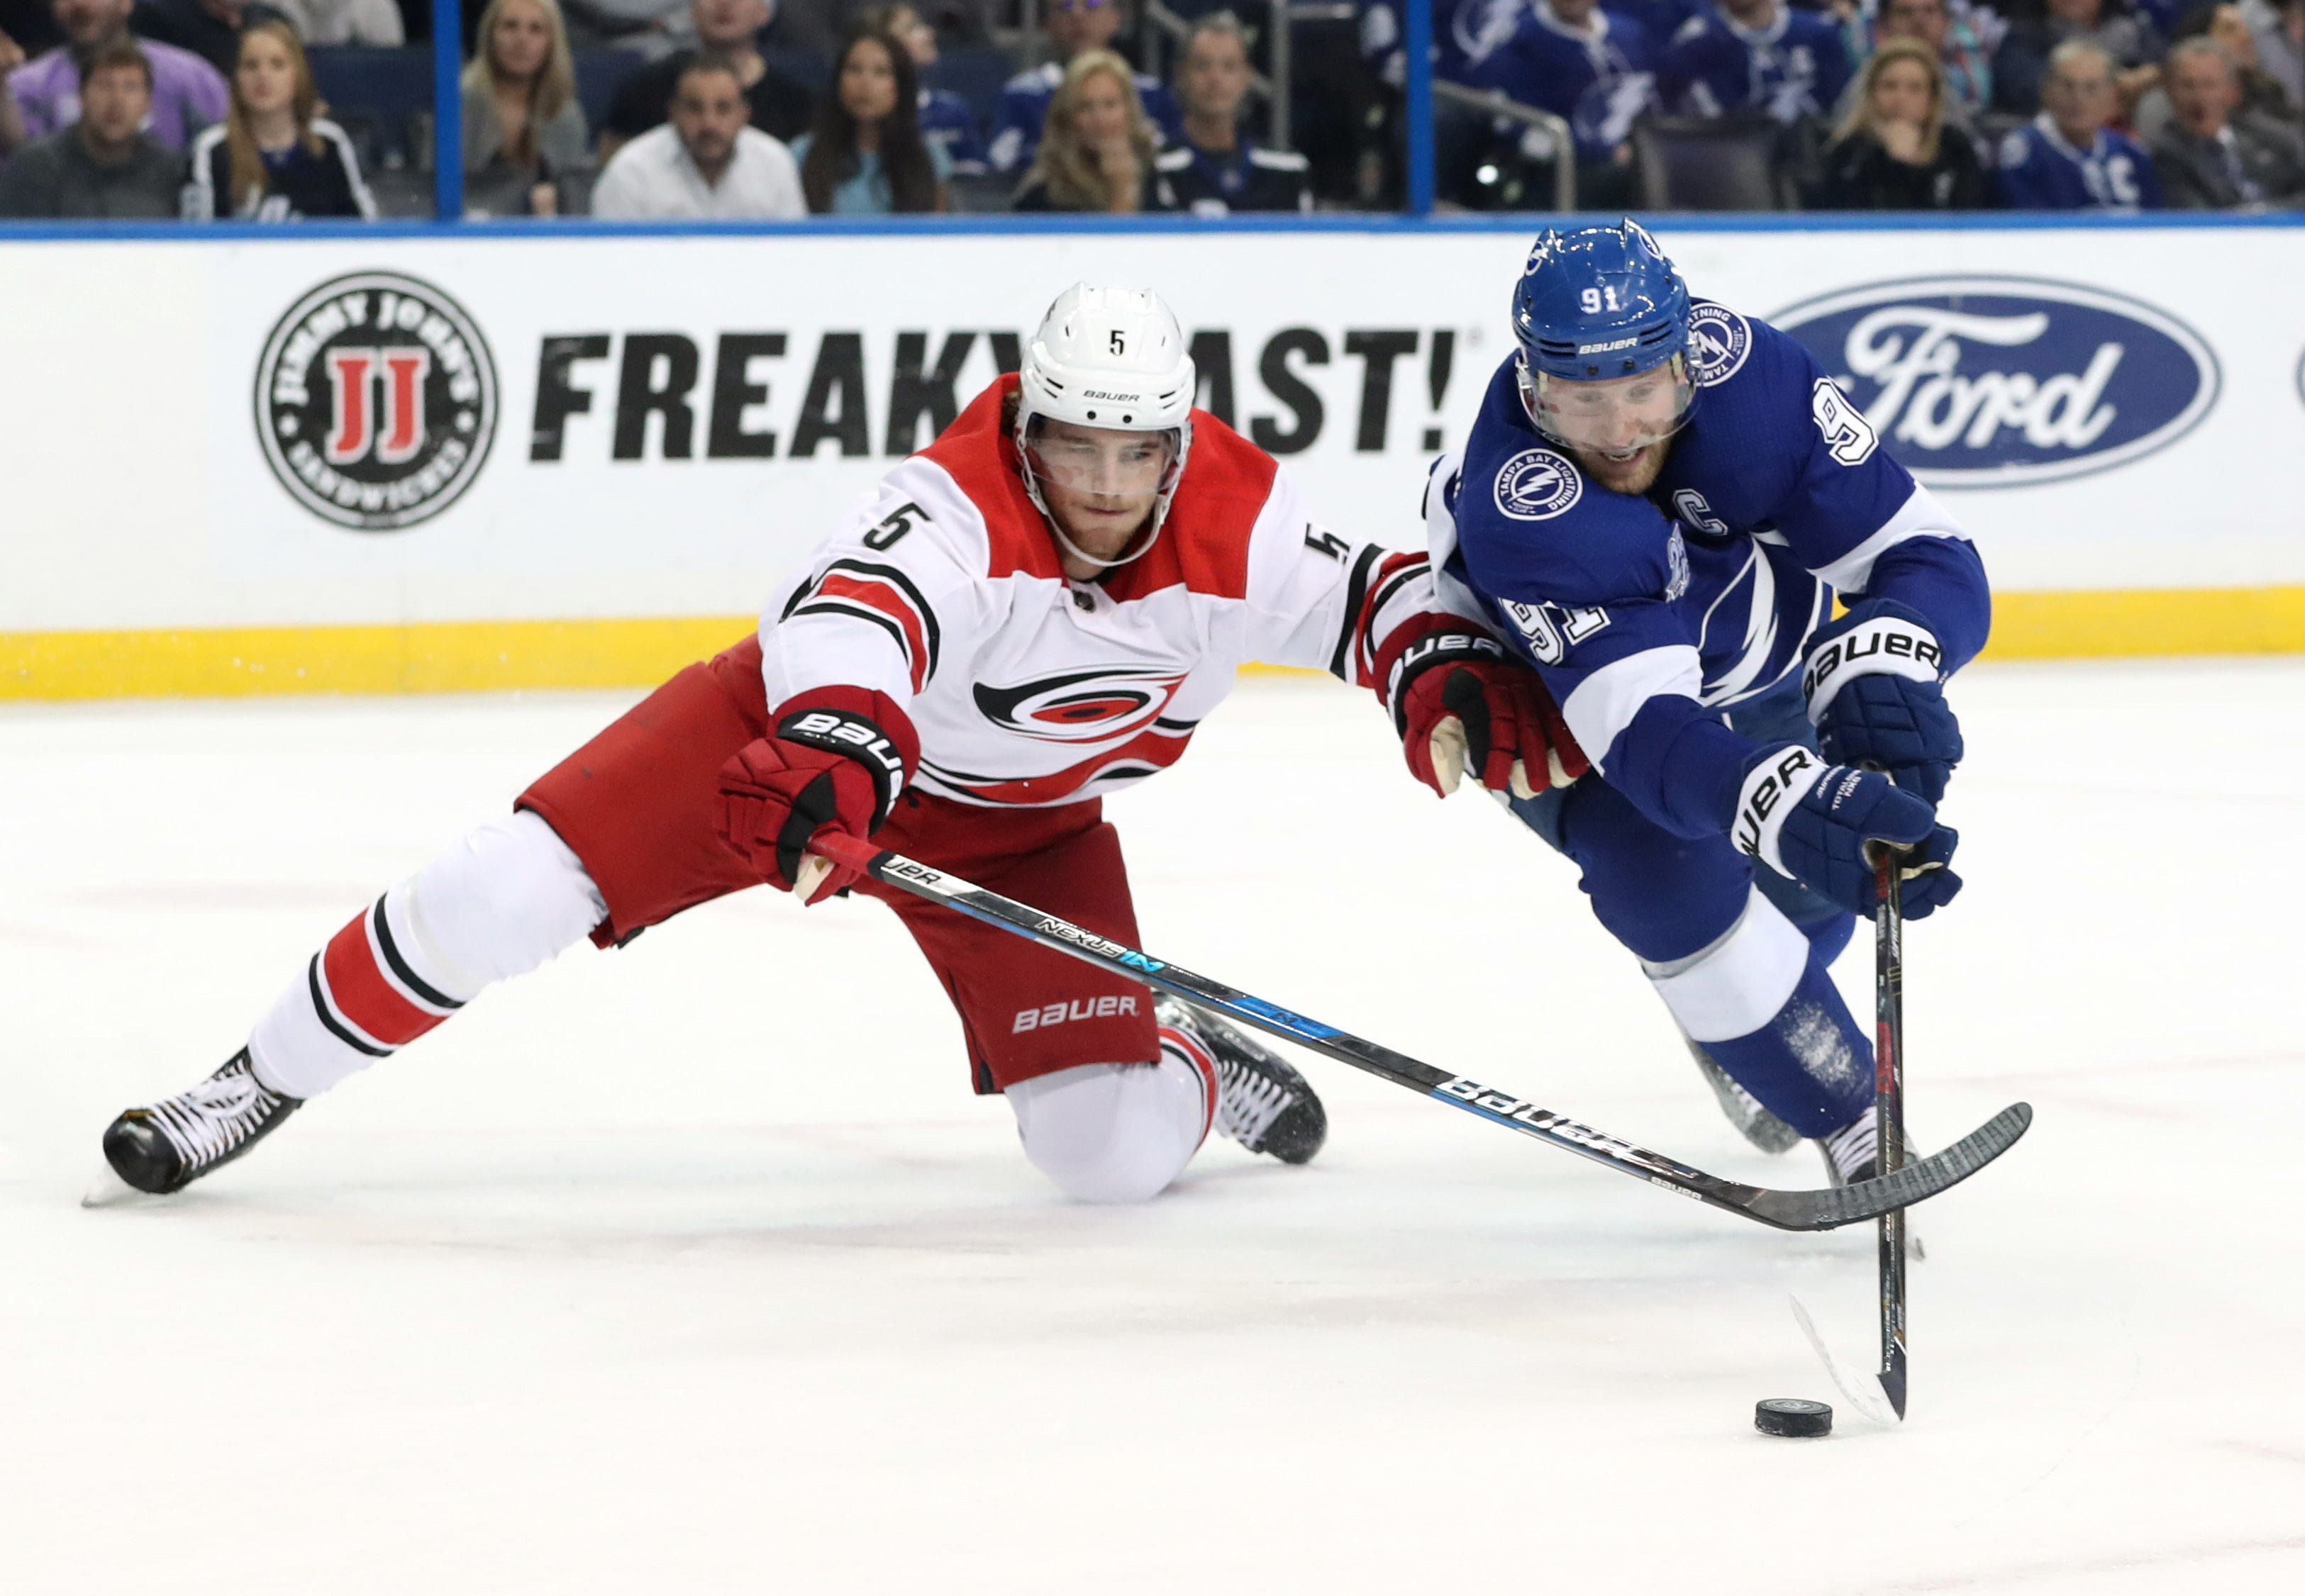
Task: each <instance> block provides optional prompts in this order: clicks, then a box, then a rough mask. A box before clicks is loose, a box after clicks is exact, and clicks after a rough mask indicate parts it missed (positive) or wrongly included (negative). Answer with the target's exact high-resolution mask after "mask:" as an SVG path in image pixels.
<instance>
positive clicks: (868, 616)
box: [784, 598, 928, 686]
mask: <svg viewBox="0 0 2305 1596" xmlns="http://www.w3.org/2000/svg"><path fill="white" fill-rule="evenodd" d="M794 615H846V616H848V617H849V618H850V619H851V620H856V621H870V622H872V624H874V625H875V626H878V627H879V628H880V630H881V631H883V632H887V633H888V634H889V640H890V641H892V642H894V643H895V644H896V645H897V653H899V654H902V655H903V656H904V657H905V658H906V660H907V661H908V662H909V661H910V660H911V659H912V657H913V644H912V640H911V639H909V638H907V637H906V635H905V629H904V628H903V627H902V626H899V625H897V622H896V617H895V616H893V615H882V614H881V613H880V611H879V610H877V609H874V608H873V607H872V606H871V605H869V604H859V603H858V602H856V600H855V599H824V598H819V599H812V600H811V601H810V602H808V603H806V604H804V605H802V606H801V607H799V608H798V609H795V610H794V611H792V612H791V613H790V614H788V615H786V616H785V617H784V618H785V619H786V620H790V619H792V618H793V616H794ZM921 683H922V685H923V686H925V685H927V683H928V677H927V676H926V675H923V676H922V678H921Z"/></svg>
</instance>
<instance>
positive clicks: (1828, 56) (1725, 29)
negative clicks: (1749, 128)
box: [1662, 0, 1849, 123]
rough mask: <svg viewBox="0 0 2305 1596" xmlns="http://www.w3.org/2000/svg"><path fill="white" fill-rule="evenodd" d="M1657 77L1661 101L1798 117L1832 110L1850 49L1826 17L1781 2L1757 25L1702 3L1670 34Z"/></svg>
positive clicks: (1707, 111) (1715, 111)
mask: <svg viewBox="0 0 2305 1596" xmlns="http://www.w3.org/2000/svg"><path fill="white" fill-rule="evenodd" d="M1662 77H1663V84H1662V87H1663V90H1664V94H1665V98H1666V99H1667V100H1668V101H1670V102H1671V103H1672V104H1674V105H1679V106H1686V108H1687V109H1688V110H1689V111H1691V112H1693V113H1694V114H1696V115H1699V116H1719V115H1723V114H1725V113H1727V112H1731V111H1760V112H1764V113H1765V114H1767V115H1770V116H1773V117H1774V118H1775V119H1776V120H1777V121H1779V122H1784V123H1791V122H1798V121H1799V120H1800V119H1801V118H1802V117H1804V116H1827V115H1832V112H1833V106H1835V105H1837V104H1838V103H1839V102H1840V99H1841V90H1842V89H1845V88H1847V87H1848V86H1849V47H1848V46H1847V45H1846V44H1845V43H1843V42H1842V40H1841V30H1840V29H1838V28H1836V27H1834V26H1833V23H1832V22H1831V21H1828V20H1826V19H1825V18H1824V17H1822V16H1819V15H1817V14H1816V13H1815V12H1807V11H1795V10H1793V9H1792V8H1791V7H1790V6H1788V5H1786V4H1783V0H1778V5H1777V14H1776V16H1775V17H1774V18H1773V20H1772V21H1770V23H1769V25H1768V26H1767V27H1765V28H1759V29H1752V28H1746V27H1744V26H1742V25H1740V24H1739V23H1738V22H1737V21H1735V20H1734V19H1733V18H1731V17H1730V16H1729V15H1727V14H1726V13H1722V12H1720V11H1717V10H1714V9H1713V8H1711V7H1707V8H1706V9H1705V10H1704V11H1702V12H1699V13H1697V15H1696V16H1693V17H1691V18H1689V20H1688V21H1687V22H1685V23H1683V24H1682V25H1681V29H1680V32H1679V33H1677V34H1675V35H1673V39H1672V45H1671V48H1669V49H1668V50H1666V52H1665V56H1664V68H1663V73H1662Z"/></svg>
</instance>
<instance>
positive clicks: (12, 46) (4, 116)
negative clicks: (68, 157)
mask: <svg viewBox="0 0 2305 1596" xmlns="http://www.w3.org/2000/svg"><path fill="white" fill-rule="evenodd" d="M23 64H24V50H23V47H22V46H21V45H19V44H18V43H17V42H16V41H15V40H14V39H13V38H9V37H8V36H7V35H6V34H4V33H0V159H4V158H6V157H7V154H8V152H9V151H10V150H12V149H15V148H16V146H18V145H19V144H21V143H22V142H23V141H24V118H23V117H22V115H21V114H19V113H18V111H17V109H16V97H15V96H14V95H13V94H12V93H10V92H9V89H8V74H9V73H11V72H14V71H15V70H16V69H17V68H18V67H20V66H21V65H23Z"/></svg>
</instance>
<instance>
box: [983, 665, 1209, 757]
mask: <svg viewBox="0 0 2305 1596" xmlns="http://www.w3.org/2000/svg"><path fill="white" fill-rule="evenodd" d="M1184 681H1185V674H1184V673H1183V672H1181V671H1164V670H1159V669H1153V668H1148V667H1144V666H1126V665H1106V666H1088V667H1087V668H1085V669H1082V670H1070V671H1062V672H1059V673H1058V674H1057V675H1050V676H1042V677H1040V678H1039V679H1038V680H1036V681H1032V682H1024V683H1018V684H1017V685H1016V686H1014V687H995V686H993V685H991V683H986V682H979V683H975V684H974V686H973V687H972V688H971V689H970V691H971V692H973V693H974V695H975V698H976V707H977V709H979V710H981V711H982V713H983V716H984V718H985V719H987V720H989V721H991V722H992V723H993V724H994V725H995V726H999V727H1000V728H1001V729H1002V730H1003V731H1009V732H1019V733H1022V734H1024V735H1025V736H1027V737H1039V738H1043V739H1045V740H1047V741H1049V742H1051V743H1102V742H1105V741H1106V740H1108V739H1110V738H1113V737H1120V736H1126V735H1127V734H1129V733H1131V732H1134V731H1136V730H1139V729H1141V728H1142V727H1144V726H1149V725H1151V724H1152V722H1153V721H1155V720H1157V719H1159V718H1160V716H1161V711H1162V710H1163V709H1167V708H1168V707H1169V701H1170V700H1171V699H1173V698H1175V697H1176V696H1177V689H1178V688H1179V687H1181V686H1182V685H1184Z"/></svg>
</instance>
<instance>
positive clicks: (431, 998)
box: [370, 898, 464, 1011]
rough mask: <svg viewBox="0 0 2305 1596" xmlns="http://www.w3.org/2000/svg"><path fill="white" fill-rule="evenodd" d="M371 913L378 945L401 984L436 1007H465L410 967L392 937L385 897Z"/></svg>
mask: <svg viewBox="0 0 2305 1596" xmlns="http://www.w3.org/2000/svg"><path fill="white" fill-rule="evenodd" d="M370 914H371V916H372V917H373V918H372V920H371V923H372V924H373V925H374V926H375V927H376V945H377V947H380V948H382V949H383V950H384V962H385V963H386V964H388V965H390V966H391V967H392V973H393V974H394V975H395V976H396V977H397V978H398V980H399V981H400V984H401V985H402V986H404V987H406V988H407V989H409V990H410V991H412V992H413V993H415V994H416V995H417V997H421V998H422V999H423V1000H424V1001H425V1002H427V1003H429V1004H430V1005H431V1006H433V1007H434V1008H445V1009H448V1010H451V1011H454V1010H456V1009H460V1008H462V1007H464V1005H463V1004H461V1003H459V1002H457V1001H456V1000H455V998H454V997H449V996H448V995H447V993H445V992H443V991H441V990H440V989H438V988H437V987H435V986H433V985H432V984H431V983H430V981H426V980H425V979H424V978H423V977H421V976H420V975H418V974H417V973H416V972H415V971H413V970H412V969H410V968H409V967H408V961H407V960H406V959H404V958H402V957H401V956H400V945H399V944H398V943H396V942H395V941H394V940H393V939H392V925H391V922H390V921H387V920H386V919H385V915H384V899H383V898H378V899H377V900H376V907H375V908H374V909H373V910H371V911H370Z"/></svg>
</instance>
